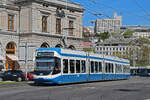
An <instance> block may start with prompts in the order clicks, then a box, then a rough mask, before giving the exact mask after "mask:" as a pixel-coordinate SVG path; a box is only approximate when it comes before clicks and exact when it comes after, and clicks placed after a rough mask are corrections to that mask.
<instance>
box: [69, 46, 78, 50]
mask: <svg viewBox="0 0 150 100" xmlns="http://www.w3.org/2000/svg"><path fill="white" fill-rule="evenodd" d="M68 48H69V49H72V50H75V49H76V48H75V47H74V46H73V45H70V46H69V47H68Z"/></svg>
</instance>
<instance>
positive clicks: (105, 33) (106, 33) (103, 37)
mask: <svg viewBox="0 0 150 100" xmlns="http://www.w3.org/2000/svg"><path fill="white" fill-rule="evenodd" d="M95 36H96V37H99V38H100V39H99V41H100V40H103V41H104V40H105V39H108V38H109V36H110V35H109V33H108V32H104V33H99V34H98V33H97V34H95Z"/></svg>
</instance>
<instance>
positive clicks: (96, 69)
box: [95, 62, 98, 73]
mask: <svg viewBox="0 0 150 100" xmlns="http://www.w3.org/2000/svg"><path fill="white" fill-rule="evenodd" d="M95 72H96V73H98V62H95Z"/></svg>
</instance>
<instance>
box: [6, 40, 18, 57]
mask: <svg viewBox="0 0 150 100" xmlns="http://www.w3.org/2000/svg"><path fill="white" fill-rule="evenodd" d="M15 52H16V45H15V43H13V42H10V43H8V44H7V46H6V54H12V55H15Z"/></svg>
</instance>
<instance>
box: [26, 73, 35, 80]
mask: <svg viewBox="0 0 150 100" xmlns="http://www.w3.org/2000/svg"><path fill="white" fill-rule="evenodd" d="M33 74H34V71H31V72H28V74H27V77H28V80H30V81H33Z"/></svg>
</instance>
